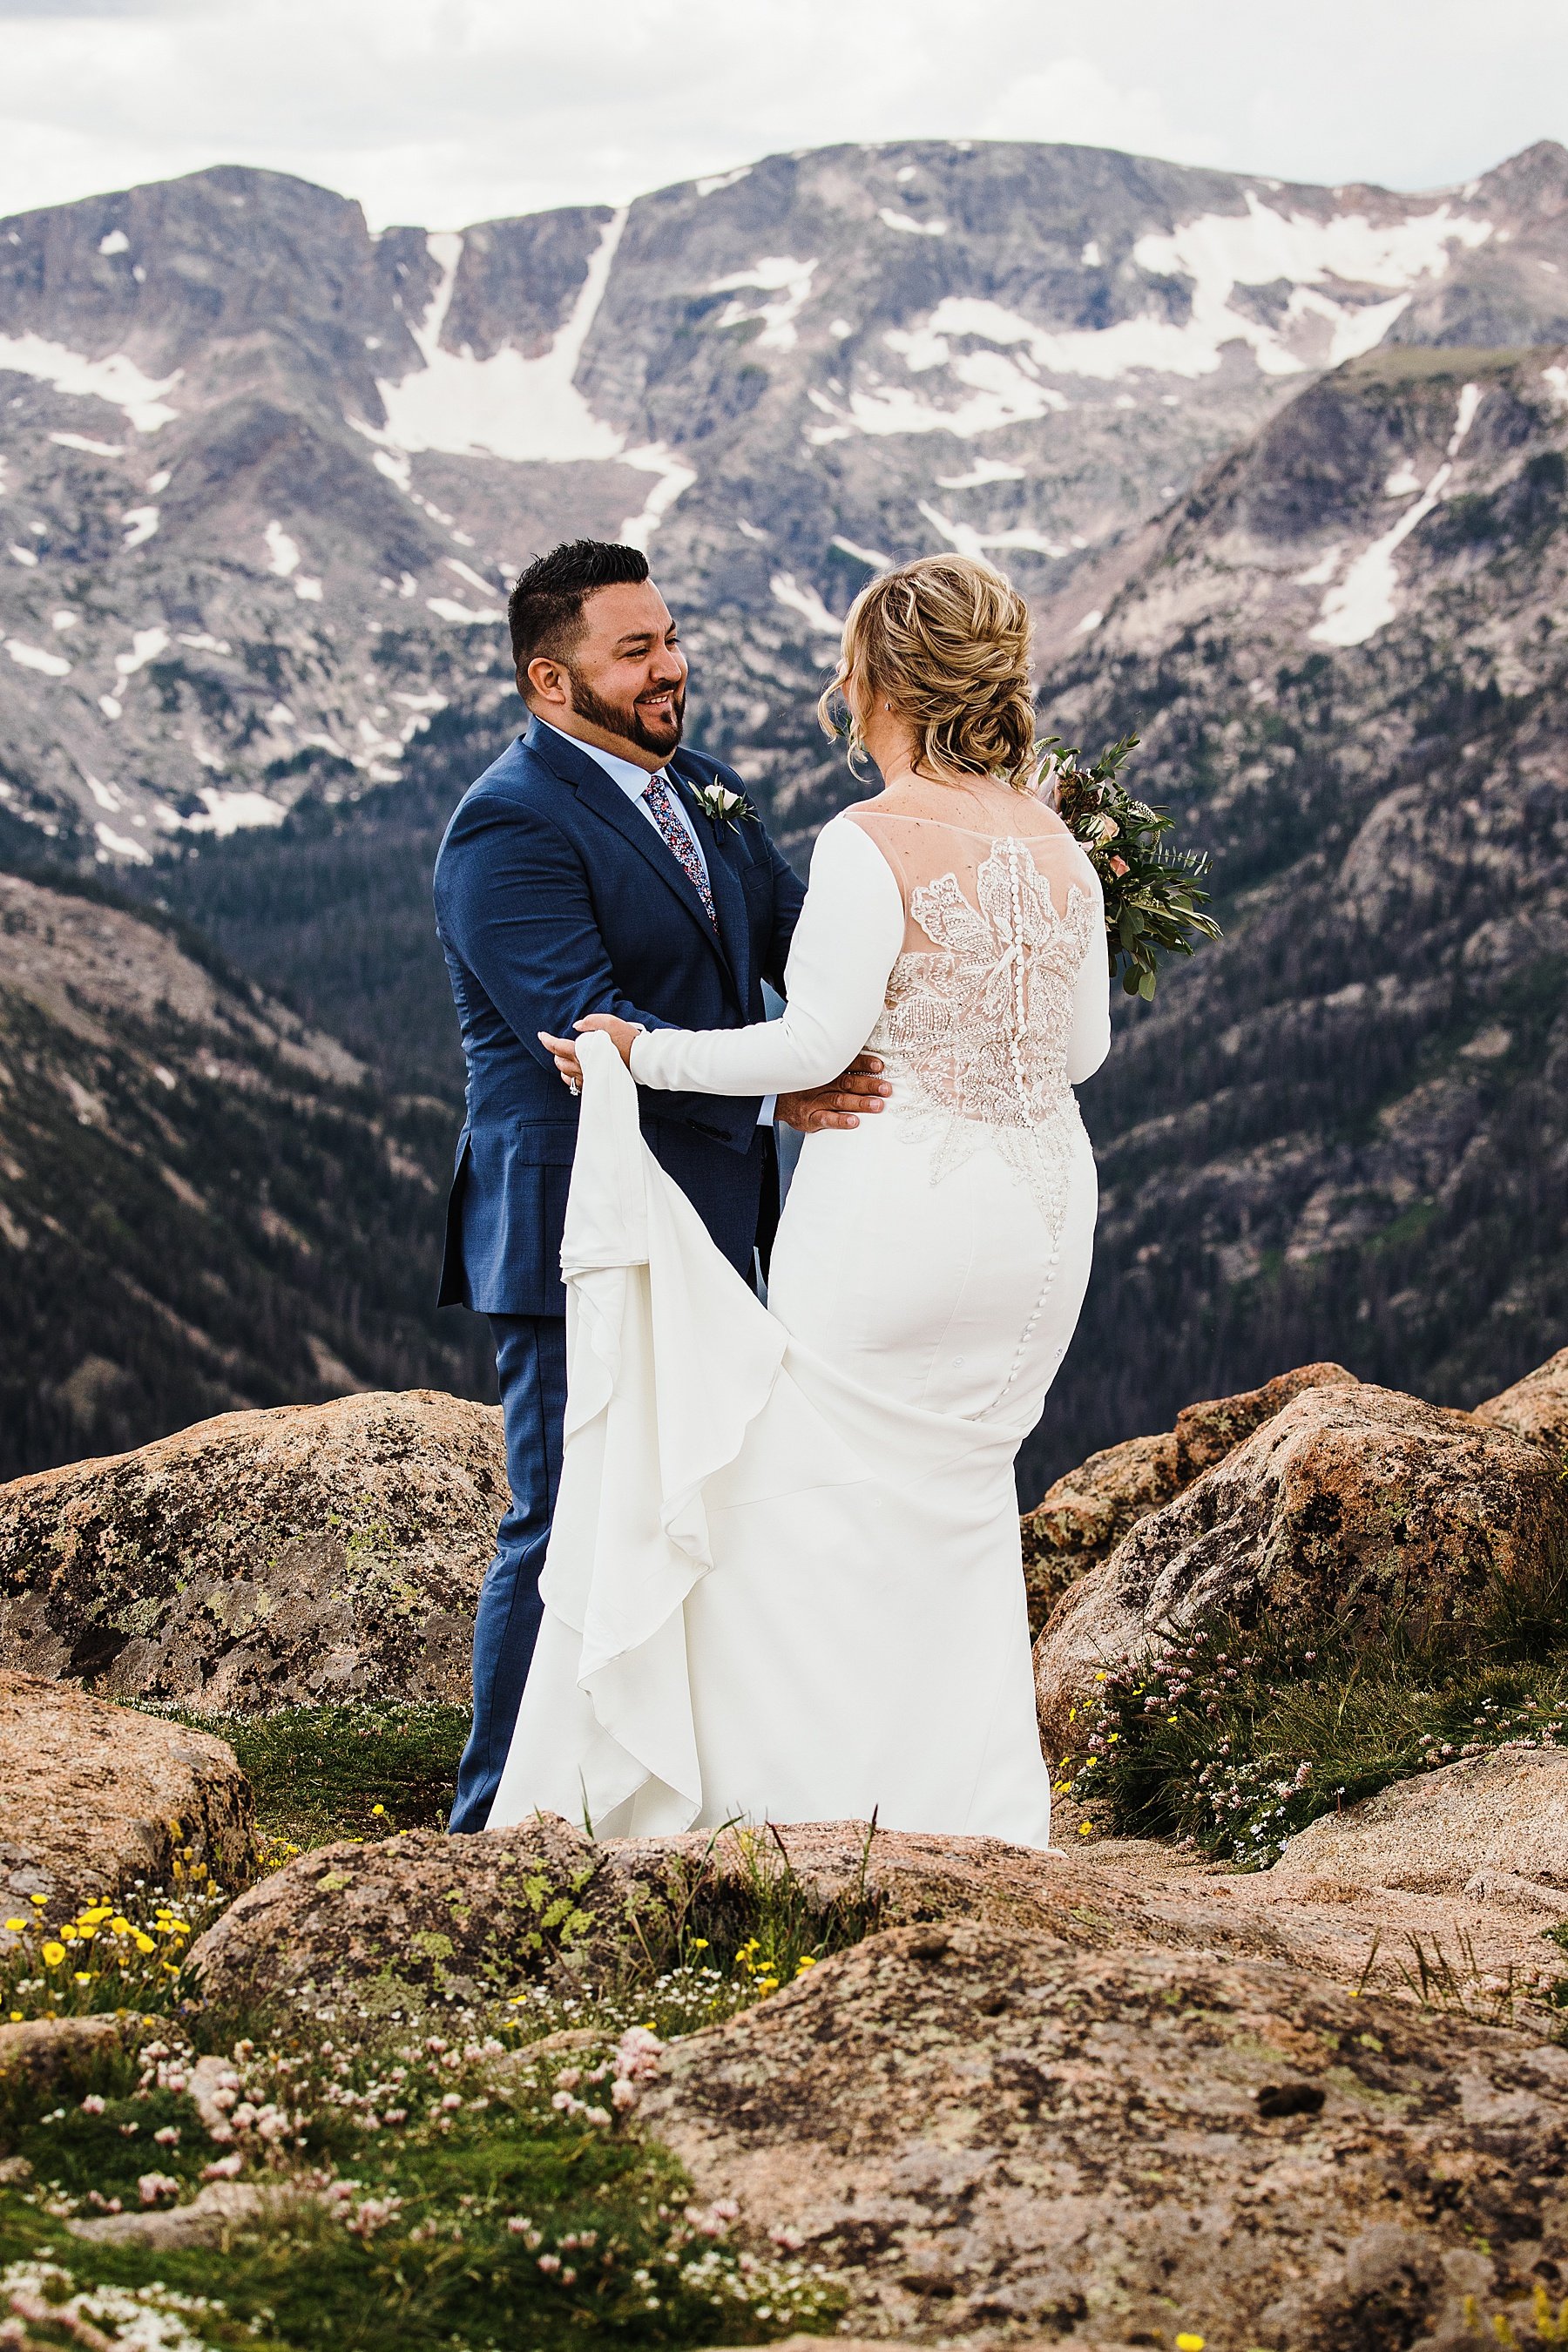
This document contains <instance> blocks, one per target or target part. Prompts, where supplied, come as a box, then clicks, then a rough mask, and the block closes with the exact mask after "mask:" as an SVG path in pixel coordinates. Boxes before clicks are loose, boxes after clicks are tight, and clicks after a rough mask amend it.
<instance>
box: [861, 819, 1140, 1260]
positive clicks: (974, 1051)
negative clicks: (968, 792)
mask: <svg viewBox="0 0 1568 2352" xmlns="http://www.w3.org/2000/svg"><path fill="white" fill-rule="evenodd" d="M975 896H976V898H977V899H978V902H979V903H978V905H972V904H971V902H970V901H969V899H968V898H965V897H964V895H963V890H962V889H961V888H960V887H959V882H958V877H957V876H956V875H954V874H943V875H942V876H940V877H938V878H937V879H936V880H934V881H932V882H929V883H924V884H922V885H921V887H919V888H917V889H915V890H914V891H913V892H911V894H910V916H911V918H912V919H913V920H914V921H915V922H916V923H918V925H919V926H920V928H921V930H922V931H923V932H924V933H925V935H926V937H927V938H928V939H929V940H931V942H932V946H931V950H923V949H916V950H905V952H904V953H903V954H902V955H900V958H899V960H898V961H897V963H896V964H895V965H894V966H893V970H892V972H891V974H890V975H889V981H888V994H887V1002H886V1004H885V1006H884V1009H883V1012H882V1016H881V1018H880V1020H879V1022H878V1024H877V1026H876V1028H875V1029H874V1030H873V1032H872V1034H871V1035H870V1037H869V1038H868V1041H867V1051H868V1053H872V1054H878V1055H880V1056H881V1057H882V1059H883V1060H884V1061H885V1062H886V1063H887V1065H888V1066H889V1076H893V1077H894V1078H895V1079H897V1078H900V1077H901V1078H902V1079H903V1080H904V1081H905V1087H904V1088H903V1089H901V1090H900V1092H901V1093H902V1094H903V1097H904V1101H903V1105H902V1106H901V1107H902V1108H905V1112H906V1116H908V1115H909V1114H910V1112H913V1113H914V1114H915V1115H916V1116H917V1117H918V1118H919V1119H920V1124H921V1129H927V1128H928V1126H929V1123H930V1121H931V1120H932V1119H940V1120H941V1122H942V1135H941V1137H940V1139H938V1140H937V1142H936V1144H935V1149H934V1150H933V1154H932V1160H931V1179H932V1181H933V1182H935V1181H939V1180H940V1179H941V1178H942V1176H943V1175H945V1174H946V1173H947V1171H949V1170H950V1169H951V1168H953V1167H955V1166H957V1165H958V1164H959V1162H960V1161H961V1160H965V1159H967V1158H968V1157H969V1156H970V1154H971V1153H972V1152H973V1151H974V1150H977V1149H978V1148H979V1147H980V1146H981V1145H982V1144H984V1143H990V1144H991V1145H992V1146H993V1148H994V1149H995V1150H997V1151H999V1152H1000V1153H1001V1155H1002V1157H1003V1159H1004V1160H1006V1162H1007V1164H1008V1165H1009V1167H1011V1168H1012V1169H1014V1170H1015V1171H1016V1173H1017V1174H1018V1175H1019V1176H1020V1177H1021V1178H1022V1179H1023V1181H1025V1183H1026V1184H1027V1185H1028V1187H1029V1189H1030V1191H1031V1192H1033V1193H1034V1195H1035V1198H1036V1199H1037V1202H1039V1205H1040V1209H1041V1212H1042V1213H1043V1214H1044V1216H1045V1218H1046V1220H1047V1224H1048V1226H1049V1227H1050V1229H1051V1231H1052V1233H1053V1234H1058V1235H1059V1234H1060V1232H1061V1229H1062V1226H1063V1224H1064V1223H1065V1221H1066V1215H1067V1203H1068V1189H1069V1185H1070V1182H1071V1176H1072V1163H1073V1157H1074V1152H1075V1150H1076V1149H1077V1146H1078V1141H1079V1137H1080V1136H1081V1133H1082V1126H1081V1122H1080V1120H1079V1115H1078V1105H1077V1103H1076V1101H1075V1100H1074V1097H1073V1093H1072V1089H1071V1087H1070V1086H1069V1085H1068V1075H1067V1052H1068V1039H1069V1037H1070V1034H1071V1030H1072V1019H1073V985H1074V982H1076V980H1077V978H1078V975H1079V971H1080V969H1081V967H1082V964H1083V961H1084V958H1085V956H1086V955H1088V954H1089V951H1090V949H1091V947H1092V944H1093V942H1092V940H1091V938H1090V932H1091V929H1092V927H1093V921H1094V908H1093V905H1092V902H1091V900H1090V898H1089V895H1088V893H1087V892H1085V891H1083V890H1081V889H1079V887H1077V886H1076V885H1074V886H1071V887H1069V889H1068V899H1067V906H1066V908H1065V909H1064V910H1063V911H1061V912H1059V913H1058V909H1057V907H1056V904H1055V902H1054V900H1053V899H1052V897H1051V892H1050V887H1049V884H1048V882H1047V878H1046V877H1045V876H1044V875H1043V874H1042V873H1041V872H1040V870H1039V868H1038V866H1037V865H1036V863H1035V860H1034V858H1033V857H1032V856H1030V854H1029V849H1028V845H1027V843H1026V842H1025V841H1023V840H1020V839H1018V838H1016V837H1013V836H1009V837H1006V838H1004V839H1002V840H999V841H997V842H996V843H995V844H994V847H993V848H992V850H991V853H990V855H989V856H987V857H986V858H985V859H984V862H983V863H982V865H981V866H980V867H979V870H978V873H977V875H976V877H975ZM895 1099H896V1100H897V1097H895Z"/></svg>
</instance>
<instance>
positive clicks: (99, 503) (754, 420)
mask: <svg viewBox="0 0 1568 2352" xmlns="http://www.w3.org/2000/svg"><path fill="white" fill-rule="evenodd" d="M1565 197H1568V158H1564V156H1563V152H1562V151H1561V150H1560V149H1555V148H1552V147H1551V146H1550V145H1546V146H1542V147H1541V148H1537V149H1532V150H1531V151H1529V152H1527V153H1526V154H1524V155H1523V156H1521V157H1518V158H1515V159H1514V160H1513V161H1512V162H1511V163H1509V164H1505V165H1503V166H1501V167H1500V169H1499V170H1498V171H1496V172H1494V173H1489V174H1487V175H1486V176H1485V177H1484V178H1482V179H1480V180H1478V181H1475V182H1472V183H1470V184H1468V185H1467V186H1466V187H1465V188H1464V189H1462V190H1453V191H1448V192H1446V193H1444V194H1438V195H1435V196H1429V197H1428V196H1422V197H1405V196H1397V195H1394V194H1389V193H1388V192H1387V191H1384V190H1377V189H1372V188H1342V189H1337V190H1332V191H1330V190H1326V189H1317V188H1306V187H1300V186H1285V185H1282V184H1279V183H1277V182H1273V181H1268V180H1264V179H1258V178H1246V177H1242V176H1239V175H1235V174H1226V173H1211V172H1203V171H1191V170H1186V169H1183V168H1180V167H1177V166H1174V165H1169V164H1162V163H1151V162H1147V161H1144V160H1142V159H1138V158H1133V157H1128V156H1122V155H1117V154H1114V153H1110V152H1106V151H1100V150H1094V149H1080V148H1072V147H1027V146H1017V145H1011V146H1010V145H1002V144H998V145H986V144H976V143H974V142H945V143H942V142H905V143H902V144H896V145H888V146H881V147H874V148H837V149H829V150H825V151H822V152H815V153H807V154H803V155H795V156H774V157H770V158H768V159H766V160H765V161H763V162H762V163H758V164H756V165H754V166H752V167H751V168H750V169H749V170H746V171H743V172H739V173H731V174H728V175H725V177H724V178H723V179H722V180H721V181H717V182H714V181H699V182H696V183H691V184H686V185H684V186H680V187H676V188H670V189H666V190H663V191H660V192H659V193H658V194H654V195H650V196H647V197H644V198H641V199H639V200H638V202H637V203H636V204H635V205H631V206H630V207H629V208H628V209H627V210H626V212H625V213H624V214H623V213H612V212H610V211H608V210H607V209H605V208H599V209H595V208H591V207H590V208H579V209H576V210H567V211H563V212H560V213H552V214H547V215H534V216H531V217H528V218H524V219H522V220H518V221H501V222H490V223H486V224H482V225H480V226H478V227H476V228H473V229H470V230H467V231H464V232H462V233H461V234H438V235H432V234H427V233H426V232H424V231H422V230H417V229H392V230H388V231H387V232H385V233H384V235H383V236H379V237H372V236H370V235H369V233H368V232H367V230H366V228H365V225H364V221H363V215H361V213H360V211H359V208H358V207H357V205H353V204H351V203H348V202H347V201H345V200H344V199H342V198H340V197H336V196H333V195H331V194H329V193H328V192H326V191H324V190H321V189H318V188H313V187H311V186H310V185H309V184H306V183H303V182H299V181H293V180H289V179H285V178H283V177H281V176H279V175H277V174H269V173H257V172H250V171H243V170H237V169H228V168H225V169H219V170H216V171H212V172H206V173H198V174H195V175H194V176H193V177H192V178H190V179H187V180H184V181H176V182H172V183H166V184H160V185H155V186H152V187H146V188H138V189H132V190H129V191H126V192H123V193H121V194H114V195H109V196H104V197H98V198H92V199H89V200H86V201H84V202H82V203H79V204H77V205H64V206H57V207H53V208H50V209H48V210H46V211H43V212H39V213H35V214H28V215H19V216H17V217H16V218H14V219H12V220H10V221H6V222H0V375H4V376H5V379H6V384H7V386H8V387H11V388H8V389H6V390H5V393H4V405H3V407H0V456H4V457H5V520H6V521H7V522H8V523H9V525H10V526H11V528H10V531H9V533H8V540H9V546H10V562H9V564H8V565H7V566H0V582H3V583H4V601H3V608H0V644H4V646H5V650H6V653H7V656H8V658H7V660H6V662H5V664H4V665H0V709H3V710H4V712H5V719H6V735H7V743H8V751H7V760H6V772H5V785H6V788H7V789H6V796H5V805H6V808H7V810H8V811H9V813H10V814H12V815H14V816H19V817H21V818H22V819H24V820H25V821H26V822H28V823H38V824H45V825H48V826H53V827H54V828H55V830H56V832H57V835H58V834H61V833H63V834H64V835H67V836H69V837H71V838H73V839H79V840H82V841H84V842H90V843H91V844H92V845H94V854H98V855H101V856H103V857H105V858H107V859H109V860H111V861H118V862H121V863H140V862H142V861H144V860H146V859H148V858H149V857H151V856H153V855H154V854H156V852H157V851H159V850H160V849H167V848H169V847H171V846H177V845H181V844H189V843H191V842H192V841H199V840H200V839H201V837H202V836H203V835H207V836H211V835H214V834H219V835H221V834H225V833H227V832H231V831H233V830H234V829H236V828H238V827H241V826H246V825H262V824H273V823H276V822H277V820H278V818H279V814H281V813H282V812H283V811H284V810H285V809H287V808H288V807H289V805H290V804H291V803H292V802H293V801H294V800H295V799H297V797H298V796H299V794H300V793H301V792H302V791H303V790H305V789H306V788H307V787H308V786H313V787H314V788H315V789H316V790H317V791H318V792H322V793H326V794H328V795H329V796H342V795H343V794H344V793H358V792H361V791H363V790H364V789H365V788H366V787H367V786H374V784H376V783H378V782H385V781H387V780H388V779H390V778H391V777H393V776H394V775H395V774H397V773H399V772H401V770H402V768H403V766H404V764H405V754H406V752H407V750H408V747H409V746H410V744H412V743H413V742H414V741H415V740H416V738H417V736H418V735H419V733H420V731H421V730H422V729H423V728H424V727H425V726H426V724H427V722H428V720H429V719H430V717H431V716H432V714H433V713H435V712H437V711H438V710H440V709H445V708H447V707H448V706H453V705H458V706H461V707H465V708H466V707H469V706H475V705H478V706H480V707H484V708H489V707H491V706H493V704H494V703H495V701H496V698H497V694H498V688H499V687H500V680H501V678H502V677H504V664H503V663H501V662H500V661H499V660H498V652H499V641H498V636H497V627H498V616H499V595H500V583H501V582H502V580H503V579H504V578H505V576H506V575H507V574H508V573H509V572H510V571H511V570H513V569H514V568H515V567H516V565H517V564H518V562H520V561H521V559H522V558H524V557H525V556H526V555H527V554H528V553H529V552H531V551H533V550H534V549H536V548H537V547H538V546H540V545H541V544H543V543H547V542H548V541H550V540H551V539H552V538H554V537H556V536H558V535H560V534H561V533H563V532H564V531H566V530H579V529H591V530H599V531H601V532H605V533H610V532H618V533H619V534H620V535H622V536H626V537H630V538H633V539H637V540H639V541H645V542H646V541H647V539H648V538H649V537H650V535H651V534H652V533H653V532H654V531H655V530H658V532H659V533H660V545H659V555H660V571H661V574H662V575H663V576H664V577H665V578H666V580H667V583H668V584H670V585H671V586H672V587H673V588H674V590H675V591H676V592H677V593H678V595H679V599H680V601H681V602H682V604H683V605H684V606H685V607H686V609H687V610H688V612H689V613H690V614H692V615H693V616H694V626H693V631H692V634H693V636H694V638H695V640H696V647H695V649H696V651H697V653H698V655H699V657H700V677H701V680H702V688H703V696H702V709H703V717H702V724H703V728H704V730H705V735H706V738H707V740H709V741H710V744H711V745H712V746H713V748H717V749H721V750H724V751H729V752H731V753H732V754H734V755H736V756H740V757H742V758H743V759H744V760H745V761H746V763H747V765H748V768H749V771H750V772H752V773H754V774H755V775H757V777H758V778H759V781H760V782H762V783H763V786H764V788H765V790H766V791H767V792H768V793H769V796H770V797H771V799H772V800H773V803H774V805H775V810H776V811H788V810H790V809H792V808H794V807H795V804H796V803H802V805H801V806H800V808H799V813H798V814H799V819H800V820H801V821H804V822H806V823H809V822H810V821H811V815H812V811H813V809H814V808H816V803H818V802H819V801H820V797H821V786H822V783H823V781H824V773H825V771H824V765H823V760H822V755H821V752H820V751H819V750H818V749H816V748H814V747H813V746H812V743H811V738H810V735H809V732H808V730H807V729H806V727H805V724H804V719H803V713H804V710H805V704H806V703H807V702H808V700H809V694H808V691H807V689H808V688H809V687H811V686H812V685H813V684H814V683H815V681H816V673H817V672H818V670H819V668H820V665H821V661H822V657H823V654H824V650H825V647H826V644H827V642H828V637H829V635H830V631H831V626H832V624H831V614H833V613H834V612H840V611H842V609H843V606H844V604H845V602H846V601H847V595H848V594H849V593H852V591H853V589H854V588H855V587H857V586H858V585H859V584H860V582H861V581H862V580H863V579H864V578H865V577H866V576H867V572H868V568H875V566H876V565H877V564H879V563H880V562H883V561H885V560H886V559H887V558H888V557H889V556H893V557H901V556H904V555H908V554H910V553H913V552H917V551H921V550H924V549H928V548H936V547H942V546H957V547H963V548H967V549H970V550H972V551H977V552H984V553H991V554H994V556H995V557H996V558H997V560H999V561H1002V562H1006V563H1007V564H1008V565H1009V567H1011V568H1014V569H1015V570H1016V572H1018V575H1019V577H1020V578H1021V580H1022V581H1023V582H1024V583H1025V584H1026V586H1027V587H1028V589H1029V590H1030V592H1031V593H1032V594H1033V595H1035V596H1036V597H1037V600H1038V601H1039V603H1040V604H1041V605H1042V607H1049V606H1051V605H1052V604H1054V602H1055V601H1056V600H1057V598H1058V596H1059V595H1061V594H1062V593H1068V591H1070V585H1071V582H1072V580H1073V577H1074V574H1075V572H1076V571H1077V570H1078V568H1079V565H1080V563H1081V561H1082V559H1083V558H1084V557H1085V556H1086V555H1087V554H1088V553H1089V551H1092V550H1093V549H1094V548H1096V547H1098V546H1100V544H1102V543H1103V542H1104V541H1106V540H1107V539H1108V538H1114V537H1116V536H1118V535H1120V534H1121V533H1123V532H1124V531H1125V530H1127V529H1128V528H1129V527H1130V526H1131V525H1135V524H1136V523H1138V522H1140V521H1141V520H1144V519H1145V518H1147V517H1149V516H1151V515H1153V514H1156V513H1158V512H1159V511H1160V510H1161V509H1163V508H1164V507H1165V506H1167V505H1168V504H1169V502H1170V501H1171V500H1172V499H1173V498H1175V497H1176V496H1177V494H1178V492H1179V490H1180V489H1181V488H1182V487H1183V486H1184V485H1185V484H1186V483H1187V482H1189V481H1190V480H1191V478H1192V477H1193V475H1194V471H1195V470H1197V469H1198V468H1199V467H1201V466H1202V465H1203V464H1204V463H1205V461H1206V460H1208V459H1211V458H1212V457H1215V456H1217V455H1218V454H1219V453H1220V452H1221V451H1222V450H1223V449H1225V448H1226V447H1227V446H1230V445H1232V444H1233V443H1235V442H1236V441H1237V439H1238V438H1240V437H1241V436H1244V435H1245V434H1246V433H1247V432H1248V431H1249V430H1250V429H1251V428H1252V427H1254V426H1255V425H1257V424H1258V422H1259V421H1260V420H1261V419H1262V418H1263V417H1264V416H1266V415H1268V414H1269V413H1271V412H1272V410H1273V409H1275V408H1276V407H1277V406H1278V405H1279V402H1280V400H1281V399H1282V398H1284V397H1287V396H1288V395H1289V393H1290V392H1291V391H1293V390H1294V389H1296V388H1298V387H1299V386H1300V383H1302V382H1303V381H1308V380H1310V377H1311V375H1312V374H1313V373H1317V372H1319V371H1321V370H1322V369H1324V368H1329V367H1332V366H1335V365H1337V364H1339V363H1341V362H1343V361H1344V360H1345V359H1347V358H1349V357H1352V356H1353V355H1354V354H1356V353H1358V352H1363V351H1365V350H1367V349H1369V348H1371V347H1373V346H1374V345H1376V344H1379V343H1382V342H1384V341H1390V340H1395V341H1411V342H1417V343H1424V342H1431V341H1436V342H1444V343H1446V342H1451V341H1454V340H1456V338H1457V337H1458V338H1462V337H1467V336H1468V337H1471V338H1475V337H1477V336H1479V335H1480V334H1481V333H1482V331H1483V330H1484V334H1485V339H1487V340H1491V339H1492V338H1494V337H1495V335H1496V334H1497V333H1499V332H1500V331H1504V330H1506V331H1507V334H1508V336H1509V338H1510V340H1514V341H1521V340H1530V341H1539V340H1542V338H1544V337H1548V336H1552V335H1555V336H1559V337H1561V336H1563V335H1568V212H1565V211H1564V199H1565ZM697 616H700V617H697ZM816 814H817V816H818V819H819V816H820V809H819V808H816Z"/></svg>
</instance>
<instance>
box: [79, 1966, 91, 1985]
mask: <svg viewBox="0 0 1568 2352" xmlns="http://www.w3.org/2000/svg"><path fill="white" fill-rule="evenodd" d="M76 1980H77V1982H78V1984H90V1983H91V1982H92V1978H91V1976H90V1975H89V1972H88V1971H87V1969H78V1970H77V1972H76Z"/></svg>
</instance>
